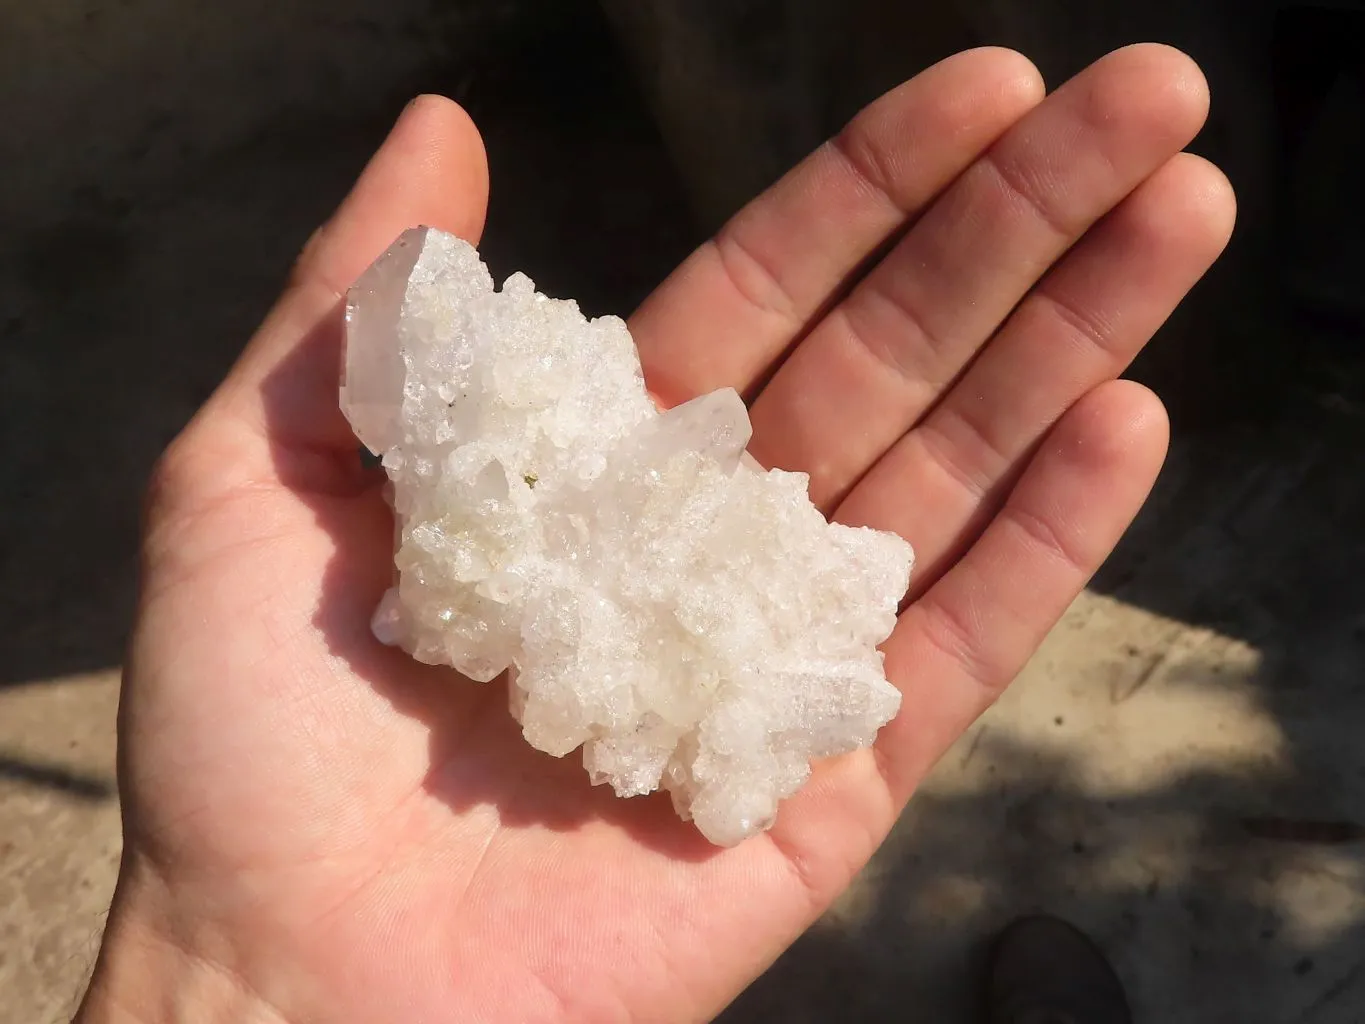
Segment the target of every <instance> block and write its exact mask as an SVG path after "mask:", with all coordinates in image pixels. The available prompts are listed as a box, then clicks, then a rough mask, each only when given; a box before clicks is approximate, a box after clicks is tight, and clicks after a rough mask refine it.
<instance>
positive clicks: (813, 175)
mask: <svg viewBox="0 0 1365 1024" xmlns="http://www.w3.org/2000/svg"><path fill="white" fill-rule="evenodd" d="M1042 95H1043V85H1042V80H1041V79H1040V78H1039V76H1038V72H1037V70H1036V69H1034V67H1033V65H1032V64H1030V63H1029V62H1028V61H1027V60H1026V59H1025V58H1023V57H1021V56H1020V55H1019V54H1017V53H1013V52H1010V51H1008V50H1000V49H994V48H991V49H982V50H973V51H968V52H966V53H961V54H958V55H956V56H954V57H950V58H948V59H947V60H945V61H943V62H942V63H940V64H937V65H935V66H934V67H932V68H930V69H929V70H927V71H925V72H923V73H922V74H920V75H919V76H917V77H916V78H914V79H912V80H911V81H909V82H907V83H906V84H904V85H902V86H900V87H899V88H897V89H895V90H893V91H891V92H889V93H887V94H886V95H885V96H883V97H882V98H881V99H879V100H877V101H876V102H874V103H873V104H871V105H870V106H869V107H867V108H866V109H865V110H864V111H863V112H862V113H860V114H859V115H858V116H857V117H855V118H854V119H853V121H852V122H850V123H849V125H848V127H847V128H845V129H844V130H843V131H842V132H841V133H840V134H839V135H838V136H837V137H836V138H835V139H833V140H832V141H830V142H829V143H827V144H826V145H825V146H823V147H822V148H820V149H819V150H817V151H816V152H815V153H814V154H812V155H811V156H810V157H808V158H807V159H806V160H805V161H804V162H803V163H801V164H800V165H799V166H798V167H796V168H795V169H794V170H793V171H791V172H790V173H789V174H788V175H787V176H786V177H784V178H783V179H782V180H781V181H779V182H778V183H777V184H776V185H774V186H773V187H772V188H771V189H769V190H768V192H766V193H765V194H764V195H763V196H761V197H760V198H759V199H757V200H755V201H754V202H753V203H751V204H750V205H749V206H748V207H746V208H745V209H744V210H742V211H741V212H740V213H739V214H738V215H736V216H735V218H734V219H733V220H731V221H730V223H729V224H727V225H726V226H725V227H724V228H723V229H722V230H721V232H720V233H719V234H718V235H717V236H716V238H715V239H713V240H712V241H710V242H708V243H706V244H705V245H703V246H702V247H701V248H700V249H699V250H697V251H696V252H695V253H693V255H692V256H691V257H690V258H688V259H687V260H686V261H685V262H684V263H683V264H682V266H681V267H679V268H678V270H677V271H675V272H674V273H673V274H672V275H671V276H670V277H669V278H668V280H667V281H665V282H664V283H663V284H662V285H661V286H660V287H659V288H658V290H656V291H655V292H654V294H653V295H651V296H650V297H649V299H647V300H646V301H645V303H644V305H643V306H641V307H640V309H639V311H638V312H637V313H636V314H635V315H634V317H632V318H631V330H632V332H633V333H634V335H635V339H636V342H637V343H638V344H639V347H640V354H641V357H642V360H643V362H644V367H645V376H646V379H647V380H648V381H649V383H650V387H651V389H652V390H653V391H654V393H655V394H657V395H659V396H660V397H661V398H662V399H663V400H665V401H666V402H667V403H668V404H676V403H678V402H681V401H685V400H687V399H689V398H692V397H695V396H696V395H698V394H701V393H703V392H707V391H712V390H715V389H716V388H721V387H734V388H737V389H739V390H740V391H745V390H747V389H748V388H749V386H750V385H751V384H753V383H754V382H755V381H756V380H757V379H758V378H759V377H760V376H762V375H763V374H765V372H766V371H767V369H768V367H769V364H771V363H772V362H773V361H774V360H775V359H777V358H778V357H779V356H780V355H781V353H782V352H783V351H784V350H785V349H786V348H787V347H788V346H789V345H790V344H791V342H792V341H793V340H795V338H796V337H797V336H798V335H799V334H800V333H802V331H803V330H804V328H805V325H806V323H807V322H808V321H809V320H810V319H811V318H812V317H813V316H815V314H816V313H817V312H818V311H820V310H821V309H822V308H824V307H825V306H826V305H827V304H828V303H829V301H830V300H831V297H832V296H834V295H835V294H836V293H837V292H838V290H839V289H840V287H841V286H842V285H843V283H844V282H845V280H846V279H847V278H848V277H849V275H850V274H852V273H853V272H854V271H855V269H856V268H857V267H858V266H859V264H860V263H861V262H862V261H863V260H865V259H866V258H867V256H868V255H869V254H870V253H871V252H873V251H874V250H875V249H877V248H878V247H879V246H880V245H882V244H883V243H884V242H885V241H886V239H887V238H888V237H889V236H891V235H893V234H894V233H895V232H896V231H898V230H899V229H900V228H901V227H902V226H903V225H904V223H905V221H906V220H907V219H910V218H913V217H915V216H916V215H917V214H918V213H919V211H920V209H921V208H922V207H923V206H924V205H925V204H926V203H927V202H928V201H929V200H930V199H931V198H932V197H933V196H934V195H935V194H936V193H937V192H938V191H939V190H940V189H942V188H943V187H944V186H945V185H946V184H947V183H948V182H949V181H951V180H952V179H953V178H954V177H956V176H957V175H958V174H959V173H960V172H961V171H962V169H963V168H964V167H966V166H967V165H968V164H969V163H970V162H971V161H972V160H973V159H975V158H976V156H977V155H978V154H979V153H980V152H981V150H983V149H984V148H985V147H986V146H988V145H989V144H990V143H991V142H992V141H994V140H995V139H996V138H997V137H998V136H999V135H1000V133H1001V132H1003V131H1004V130H1005V129H1006V128H1007V127H1009V125H1011V124H1013V123H1014V121H1015V120H1017V119H1018V118H1019V117H1020V116H1021V115H1022V114H1023V113H1024V112H1025V111H1027V110H1028V109H1029V108H1031V107H1032V106H1033V105H1034V104H1036V103H1037V102H1038V101H1039V100H1041V99H1042Z"/></svg>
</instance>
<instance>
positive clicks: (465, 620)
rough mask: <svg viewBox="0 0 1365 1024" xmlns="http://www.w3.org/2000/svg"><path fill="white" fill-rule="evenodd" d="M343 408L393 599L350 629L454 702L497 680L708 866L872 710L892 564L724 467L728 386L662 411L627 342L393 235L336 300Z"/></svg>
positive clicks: (450, 246) (794, 486) (891, 707)
mask: <svg viewBox="0 0 1365 1024" xmlns="http://www.w3.org/2000/svg"><path fill="white" fill-rule="evenodd" d="M346 323H347V338H346V360H345V370H344V378H343V382H342V387H341V403H342V408H343V409H344V411H345V413H346V415H347V417H348V418H349V420H350V422H351V424H352V426H353V427H354V429H355V432H356V435H357V436H358V437H359V439H360V440H361V441H362V442H363V443H364V444H365V445H366V446H367V447H368V448H369V449H370V450H371V451H372V452H374V453H375V454H376V455H379V456H380V457H381V458H382V462H383V466H384V469H385V470H386V471H387V473H388V476H389V478H390V480H391V483H392V490H391V494H392V498H391V500H392V504H393V508H394V512H395V518H396V521H397V542H396V546H397V554H396V558H395V561H396V568H397V571H396V581H395V585H394V587H393V588H392V589H391V590H390V591H389V592H388V593H387V594H386V595H385V597H384V599H383V601H382V602H381V604H380V606H379V608H378V610H377V611H376V613H375V616H374V624H373V625H374V631H375V634H376V635H377V636H378V637H379V638H380V639H381V640H383V641H384V642H385V643H389V644H396V645H399V646H401V647H403V648H404V649H405V650H407V651H408V652H409V653H410V654H411V655H412V656H414V657H415V658H417V659H419V660H421V661H424V662H430V663H433V664H443V665H450V666H453V667H454V668H455V669H457V670H458V671H459V672H461V673H463V674H464V675H465V676H467V677H469V678H470V679H472V680H478V681H488V680H492V679H493V678H495V677H496V676H498V675H500V674H501V673H503V672H505V671H508V670H510V672H509V682H508V688H509V691H510V693H511V708H512V713H513V714H514V715H515V716H516V718H517V720H518V721H519V722H520V723H521V725H522V730H523V733H524V735H525V737H526V740H527V741H528V742H529V743H530V744H531V745H532V746H534V747H536V748H538V749H540V750H542V751H545V752H546V753H549V754H553V755H555V756H563V755H566V754H568V753H570V752H572V751H574V750H576V749H578V748H580V747H581V748H582V750H583V764H584V766H585V768H586V769H587V771H588V774H589V776H590V777H591V779H592V781H593V782H594V783H604V782H606V783H610V784H611V785H612V787H613V788H614V789H615V791H616V793H617V794H618V795H620V796H636V795H640V794H644V793H649V792H651V791H653V790H656V789H659V788H660V787H662V788H663V789H666V790H668V792H669V793H670V794H671V795H672V799H673V804H674V807H675V808H676V809H677V812H678V813H679V815H681V816H682V817H683V819H684V820H686V819H689V818H690V819H691V820H693V821H695V822H696V825H697V827H698V828H699V829H700V830H701V831H702V833H703V834H705V835H706V837H707V838H708V839H710V840H711V841H712V842H713V843H716V844H719V845H726V846H728V845H733V844H735V843H738V842H740V841H741V840H743V839H744V838H746V837H748V836H750V835H753V834H754V833H755V832H757V831H759V830H762V829H764V828H766V827H768V826H769V825H770V824H771V823H772V821H773V818H774V816H775V814H776V812H777V806H778V802H779V801H780V800H782V799H783V798H785V797H787V796H789V795H791V794H792V793H794V792H795V791H796V790H797V789H798V788H800V786H801V785H802V783H803V782H804V781H805V780H806V778H807V777H808V775H809V773H810V765H811V761H812V759H815V758H823V757H828V756H831V755H834V754H840V753H844V752H847V751H851V750H855V749H857V748H860V747H866V746H869V745H870V744H871V743H872V742H873V740H874V739H875V737H876V734H877V730H878V729H880V728H881V727H882V726H883V725H885V724H886V723H887V722H888V721H890V719H891V718H892V717H894V716H895V714H896V713H897V711H898V709H899V706H900V694H899V692H898V691H897V690H896V689H895V688H894V687H893V686H892V685H891V684H890V683H888V682H887V680H886V676H885V672H884V669H883V666H882V655H881V653H880V652H879V651H878V650H877V645H878V644H879V643H881V642H882V641H883V640H885V639H886V637H887V636H888V635H889V634H890V632H891V630H892V628H893V627H894V625H895V622H896V611H897V606H898V603H899V602H900V600H901V598H902V597H903V596H904V594H905V591H906V587H907V585H908V582H909V575H910V566H911V562H912V558H913V556H912V552H911V550H910V546H909V545H908V544H906V543H905V541H903V540H901V539H900V538H899V537H897V536H894V535H892V534H886V533H879V532H876V531H873V530H870V529H854V528H850V527H846V526H841V525H832V524H830V523H827V522H826V521H825V519H824V517H823V516H822V515H821V514H820V512H819V511H818V510H817V509H816V508H815V507H814V506H813V505H812V504H811V503H810V500H809V498H808V496H807V488H806V485H807V478H806V477H805V476H804V475H803V474H800V473H786V472H781V471H779V470H770V471H764V470H763V469H762V468H761V467H759V465H758V464H757V463H756V462H755V461H754V460H753V459H751V458H750V457H749V456H748V455H747V454H746V453H745V446H746V445H747V444H748V441H749V436H750V425H749V416H748V413H747V410H746V409H745V406H744V403H743V402H742V401H741V399H740V397H739V396H738V395H737V394H736V393H735V392H734V391H730V390H724V391H717V392H714V393H712V394H709V395H704V396H702V397H700V398H697V399H695V400H694V401H691V402H688V403H686V404H685V405H681V406H679V407H677V408H674V409H670V410H668V411H666V412H662V413H661V412H659V411H658V409H657V408H656V406H655V404H654V402H653V401H652V399H651V398H650V396H649V393H648V392H647V390H646V388H645V383H644V378H643V376H642V373H641V369H640V359H639V355H638V353H637V352H636V349H635V345H634V342H633V341H632V340H631V336H630V333H629V332H628V331H627V329H626V325H625V324H624V323H623V322H622V321H621V320H619V319H617V318H615V317H603V318H601V319H597V320H593V321H588V320H586V319H584V317H583V316H582V315H581V314H580V313H579V311H578V307H577V305H576V304H574V303H573V302H566V301H556V300H551V299H548V298H546V297H544V296H542V295H538V294H536V292H535V288H534V285H533V284H532V283H531V281H530V280H529V279H527V278H526V277H525V276H523V275H521V274H516V275H513V276H512V277H511V278H510V279H509V280H508V281H507V283H506V284H505V285H504V287H503V289H502V291H501V292H499V291H495V290H494V287H493V282H492V279H491V278H490V276H489V274H488V271H487V270H486V268H485V267H484V265H483V263H482V262H481V261H480V259H479V256H478V253H477V252H476V251H475V249H474V248H473V247H472V246H470V245H469V244H467V243H465V242H463V241H461V240H459V239H457V238H455V237H453V236H451V235H447V234H444V233H441V232H439V231H435V230H432V229H426V228H421V229H414V230H412V231H409V232H407V233H406V234H404V235H403V236H402V237H401V238H400V239H399V240H398V241H397V242H396V243H395V245H394V246H393V247H392V248H391V249H390V250H389V251H388V252H387V253H386V254H385V255H384V256H382V257H381V258H380V259H379V260H378V261H377V262H376V263H375V264H374V266H373V267H371V268H370V269H369V270H368V271H367V272H366V273H365V274H364V276H363V277H362V278H361V279H360V280H359V282H357V284H356V285H355V287H354V289H352V291H351V293H350V295H349V298H348V302H347V308H346Z"/></svg>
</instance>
